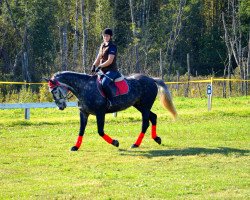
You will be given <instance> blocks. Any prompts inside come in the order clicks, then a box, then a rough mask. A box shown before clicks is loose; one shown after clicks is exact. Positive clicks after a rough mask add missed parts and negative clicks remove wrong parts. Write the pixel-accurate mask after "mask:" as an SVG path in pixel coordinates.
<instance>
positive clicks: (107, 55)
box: [91, 28, 121, 106]
mask: <svg viewBox="0 0 250 200" xmlns="http://www.w3.org/2000/svg"><path fill="white" fill-rule="evenodd" d="M112 36H113V31H112V29H110V28H106V29H104V30H103V32H102V37H103V43H102V44H101V46H100V50H99V53H98V55H97V57H96V59H95V62H94V63H93V66H92V68H91V71H92V72H97V73H98V72H99V71H100V70H101V71H102V73H101V74H102V75H101V84H102V87H103V90H104V93H105V95H106V97H107V99H108V100H109V103H110V106H112V105H113V104H114V99H113V95H112V90H111V84H112V82H113V81H114V80H115V79H116V78H119V77H121V74H120V73H119V72H118V69H117V65H116V56H117V48H116V45H115V44H114V43H113V42H112Z"/></svg>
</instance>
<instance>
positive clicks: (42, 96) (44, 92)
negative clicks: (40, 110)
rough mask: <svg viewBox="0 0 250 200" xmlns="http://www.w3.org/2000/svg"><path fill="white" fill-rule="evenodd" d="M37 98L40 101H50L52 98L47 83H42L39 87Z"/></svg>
mask: <svg viewBox="0 0 250 200" xmlns="http://www.w3.org/2000/svg"><path fill="white" fill-rule="evenodd" d="M39 100H40V102H51V101H52V100H53V98H52V95H51V93H50V92H49V90H48V85H47V84H43V85H42V86H41V87H40V88H39Z"/></svg>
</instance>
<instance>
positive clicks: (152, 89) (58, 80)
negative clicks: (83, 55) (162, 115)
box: [47, 71, 177, 151]
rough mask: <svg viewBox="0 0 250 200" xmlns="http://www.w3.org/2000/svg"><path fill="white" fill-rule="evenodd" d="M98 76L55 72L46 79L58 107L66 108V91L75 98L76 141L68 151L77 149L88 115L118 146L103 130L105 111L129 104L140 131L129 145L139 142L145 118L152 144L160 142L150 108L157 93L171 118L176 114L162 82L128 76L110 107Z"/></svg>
mask: <svg viewBox="0 0 250 200" xmlns="http://www.w3.org/2000/svg"><path fill="white" fill-rule="evenodd" d="M98 77H99V76H98V75H88V74H84V73H77V72H71V71H63V72H57V73H55V74H54V75H53V76H52V78H50V79H47V81H48V85H49V90H50V92H51V93H52V95H53V99H54V102H55V103H56V105H57V107H58V108H59V109H60V110H64V109H65V108H66V107H67V100H68V95H69V93H70V92H71V93H72V94H73V95H75V96H76V97H77V99H78V107H79V110H80V130H79V134H78V137H77V141H76V143H75V145H74V146H73V147H72V148H71V151H77V150H78V149H79V148H80V146H81V144H82V140H83V136H84V132H85V127H86V125H87V121H88V116H89V115H95V116H96V120H97V128H98V134H99V135H100V136H101V137H102V138H103V139H104V140H105V141H106V142H107V143H109V144H112V145H113V146H115V147H119V141H118V140H116V139H113V138H111V137H110V136H109V135H108V134H107V133H105V132H104V123H105V114H106V113H114V112H118V111H121V110H124V109H126V108H128V107H130V106H133V107H135V108H136V109H137V110H138V111H140V112H141V115H142V127H141V132H140V134H139V136H138V138H137V140H136V141H135V143H134V144H133V145H132V146H131V148H138V147H139V146H140V145H141V143H142V140H143V137H144V135H145V133H146V131H147V129H148V127H149V121H150V122H151V124H152V129H151V137H152V139H153V140H154V141H155V142H156V143H158V144H161V138H160V137H159V136H158V135H157V133H156V125H157V115H156V114H155V113H153V112H152V111H151V108H152V106H153V104H154V101H155V99H156V96H157V94H158V92H159V94H160V95H159V96H160V100H161V102H162V104H163V106H164V107H165V108H166V109H167V110H168V111H169V112H170V113H171V114H172V115H173V117H174V118H175V117H176V116H177V112H176V109H175V106H174V104H173V101H172V98H171V95H170V92H169V90H168V87H167V85H166V84H165V83H164V81H163V80H161V79H158V78H151V77H148V76H146V75H142V74H134V75H131V76H128V77H126V78H124V80H123V81H124V83H125V84H126V85H127V88H128V90H127V93H124V94H121V95H118V96H115V97H114V99H115V101H116V104H115V105H112V106H110V105H109V103H108V99H107V98H106V97H105V95H104V94H103V93H102V90H101V89H100V85H99V82H98Z"/></svg>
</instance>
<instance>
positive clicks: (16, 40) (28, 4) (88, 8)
mask: <svg viewBox="0 0 250 200" xmlns="http://www.w3.org/2000/svg"><path fill="white" fill-rule="evenodd" d="M7 2H8V3H9V6H10V7H9V8H8V6H7ZM84 2H85V5H84V14H85V18H86V27H84V28H86V29H87V65H88V66H91V64H92V63H93V61H94V59H95V56H96V52H97V50H98V47H99V45H100V43H101V34H100V33H101V31H102V30H103V29H104V28H106V27H110V28H113V29H114V40H115V43H116V44H117V46H118V52H119V54H118V59H117V61H118V65H119V68H120V69H122V70H123V72H125V73H127V74H129V73H134V66H135V62H136V60H135V52H134V46H135V45H136V46H137V47H138V50H139V52H138V57H139V58H138V59H139V60H138V62H139V65H140V68H141V71H142V72H143V73H146V74H150V75H153V76H158V75H159V52H160V49H161V50H162V59H163V62H164V66H163V67H164V71H167V67H168V64H169V63H168V62H169V60H168V59H167V58H168V57H167V54H168V53H169V52H166V51H167V47H166V46H167V41H168V40H169V38H170V34H171V31H172V32H173V31H174V30H175V24H176V18H177V13H178V9H179V1H176V0H169V1H163V0H154V1H150V0H144V1H142V0H133V10H134V19H135V22H134V24H132V21H131V12H130V5H129V1H128V0H116V1H111V0H93V1H92V0H87V1H84ZM235 2H236V3H238V2H239V3H240V4H239V7H237V9H238V10H237V12H238V13H237V14H238V16H239V18H240V20H241V29H242V46H243V47H246V46H247V41H248V34H249V19H250V18H249V16H250V15H249V13H250V12H249V1H235ZM75 3H76V1H75V0H70V1H57V0H51V1H46V0H35V1H27V0H18V1H14V0H8V1H2V3H1V6H0V9H1V12H0V24H1V25H0V44H1V45H0V71H1V72H2V74H3V77H1V78H2V79H5V78H9V81H12V80H13V81H22V80H24V77H23V76H24V73H23V71H24V70H25V69H23V67H24V66H23V63H22V59H23V54H22V53H23V52H22V51H23V50H26V51H27V53H28V70H29V74H30V76H31V79H32V81H40V80H41V78H42V76H50V75H51V74H53V73H54V72H56V71H58V70H60V69H61V59H62V58H61V57H62V55H61V52H62V51H61V50H62V49H61V46H62V45H61V43H62V34H61V29H62V27H67V36H68V69H69V70H73V71H81V69H82V68H81V65H80V64H79V63H82V56H81V45H82V40H83V33H82V29H83V27H82V24H81V21H82V16H81V12H79V16H78V18H79V19H78V22H75V12H76V8H75ZM227 4H228V2H227V1H222V0H202V1H198V0H187V1H186V5H185V6H184V13H183V16H182V19H181V21H182V29H181V31H180V35H179V37H178V38H177V40H176V47H175V51H174V69H173V73H174V72H175V70H179V72H181V73H182V74H185V73H186V71H187V70H186V65H187V64H186V55H187V53H189V54H190V58H191V72H192V73H193V74H195V73H196V71H198V73H199V74H200V75H209V74H211V73H212V71H214V72H215V74H216V76H219V75H221V74H222V73H223V69H224V65H225V63H227V62H226V61H227V53H226V48H225V43H224V40H223V36H224V30H223V26H222V22H221V12H222V11H224V12H225V14H226V15H227V16H228V18H230V15H231V10H228V6H227ZM78 10H79V11H80V10H81V1H78ZM76 23H78V27H79V31H78V33H77V34H78V36H79V40H78V51H79V52H78V61H77V63H78V65H79V66H77V68H74V65H73V63H72V60H73V59H72V57H73V53H72V51H73V43H74V34H75V30H74V29H75V25H76ZM227 23H228V24H231V21H230V20H227ZM14 24H15V25H16V26H14ZM134 28H135V30H136V37H135V38H134V37H133V34H132V30H133V29H134ZM18 33H20V35H21V37H20V36H19V35H18ZM25 35H26V36H27V43H25V45H24V41H25V40H24V39H25V38H24V36H25ZM1 49H3V50H4V52H6V56H5V57H4V56H3V55H2V54H1ZM17 58H18V59H17ZM89 70H90V69H87V72H89ZM10 75H11V76H10ZM168 76H169V75H168ZM16 89H18V88H16Z"/></svg>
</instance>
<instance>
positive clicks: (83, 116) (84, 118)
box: [71, 111, 89, 151]
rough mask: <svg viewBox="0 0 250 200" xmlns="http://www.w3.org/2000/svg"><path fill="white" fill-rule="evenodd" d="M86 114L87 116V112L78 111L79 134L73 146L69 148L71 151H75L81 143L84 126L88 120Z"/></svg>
mask: <svg viewBox="0 0 250 200" xmlns="http://www.w3.org/2000/svg"><path fill="white" fill-rule="evenodd" d="M88 116H89V114H87V113H84V112H82V111H80V130H79V135H78V138H77V141H76V144H75V146H73V147H72V148H71V151H77V150H78V149H79V148H80V146H81V144H82V139H83V135H84V131H85V127H86V125H87V122H88Z"/></svg>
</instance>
